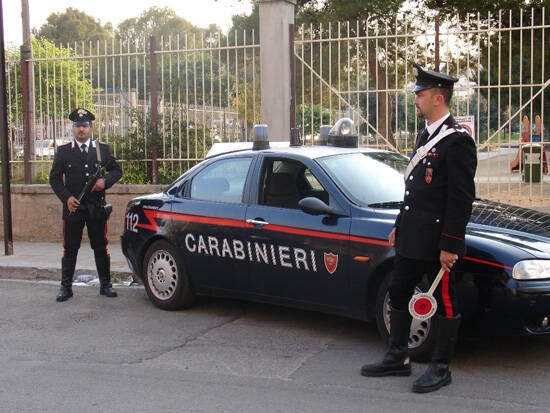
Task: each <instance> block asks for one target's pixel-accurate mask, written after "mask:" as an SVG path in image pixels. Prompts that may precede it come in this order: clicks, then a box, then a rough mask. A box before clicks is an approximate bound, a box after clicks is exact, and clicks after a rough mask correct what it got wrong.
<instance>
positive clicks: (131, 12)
mask: <svg viewBox="0 0 550 413" xmlns="http://www.w3.org/2000/svg"><path fill="white" fill-rule="evenodd" d="M2 5H3V15H4V42H5V44H6V46H19V45H20V44H21V43H22V20H21V0H3V1H2ZM152 6H157V7H170V8H171V9H173V10H174V11H175V12H176V14H177V15H178V16H180V17H183V18H184V19H185V20H187V21H189V22H190V23H192V24H193V25H195V26H198V27H208V25H209V24H211V23H215V24H217V25H218V26H220V27H221V28H222V30H223V31H227V30H228V29H229V27H230V26H231V16H233V15H235V14H243V13H245V14H248V13H250V11H251V4H250V1H249V0H240V1H239V0H218V1H215V0H131V1H128V0H92V1H90V0H71V1H68V0H29V9H30V21H31V28H37V29H38V28H39V27H40V26H42V25H43V24H44V23H46V19H47V18H48V16H49V15H50V14H52V13H59V12H64V11H65V10H66V9H67V8H68V7H72V8H74V9H78V10H80V11H83V12H84V13H86V14H88V15H90V16H92V17H94V18H95V19H99V20H100V21H101V24H105V23H107V22H111V23H112V24H113V27H115V28H116V26H118V24H119V23H120V22H121V21H123V20H126V19H128V18H131V17H137V16H139V15H140V14H141V13H142V12H143V11H145V10H147V9H149V8H150V7H152Z"/></svg>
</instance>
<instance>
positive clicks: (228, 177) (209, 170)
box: [191, 158, 252, 203]
mask: <svg viewBox="0 0 550 413" xmlns="http://www.w3.org/2000/svg"><path fill="white" fill-rule="evenodd" d="M251 162H252V158H231V159H222V160H219V161H216V162H214V163H212V164H210V165H208V166H207V167H206V168H205V169H203V170H202V171H200V172H199V173H198V174H197V175H196V176H195V177H194V178H193V181H192V182H191V199H197V200H203V201H215V202H229V203H239V202H241V201H242V198H243V191H244V184H245V182H246V176H247V174H248V169H249V167H250V163H251Z"/></svg>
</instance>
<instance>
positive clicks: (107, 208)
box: [76, 142, 113, 220]
mask: <svg viewBox="0 0 550 413" xmlns="http://www.w3.org/2000/svg"><path fill="white" fill-rule="evenodd" d="M99 145H100V143H99V142H97V144H96V147H95V151H96V156H97V169H96V171H95V172H94V174H93V175H92V176H90V178H89V179H88V182H86V185H85V186H84V188H82V191H80V193H79V194H78V197H77V198H76V199H77V200H78V202H80V201H81V200H82V198H84V195H86V194H87V193H88V192H90V191H91V189H92V188H93V186H94V185H95V183H96V182H97V180H98V179H99V178H103V176H104V174H105V168H106V167H107V164H108V163H109V162H107V163H106V164H105V165H103V164H102V162H101V150H100V147H99ZM101 208H102V209H103V212H104V214H105V219H106V220H108V219H109V216H110V215H111V212H113V206H112V205H111V204H107V203H106V202H105V198H102V205H101Z"/></svg>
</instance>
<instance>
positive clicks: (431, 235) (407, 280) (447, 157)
mask: <svg viewBox="0 0 550 413" xmlns="http://www.w3.org/2000/svg"><path fill="white" fill-rule="evenodd" d="M444 126H446V127H447V128H454V129H455V130H456V132H455V133H452V134H450V135H448V136H446V137H445V138H443V139H442V140H441V141H440V142H438V143H437V144H436V145H435V146H434V147H433V148H432V149H431V150H430V151H429V152H428V154H427V155H426V156H425V157H424V158H423V159H422V160H421V161H420V162H419V163H418V165H417V166H416V167H415V168H414V169H413V171H412V172H411V174H410V176H409V177H408V178H407V181H406V183H405V196H404V199H403V206H402V207H401V211H400V213H399V215H398V216H397V219H396V222H395V226H396V228H397V231H396V247H395V249H396V265H395V268H394V275H393V281H392V283H391V284H390V298H391V302H392V306H393V307H394V308H396V309H399V310H406V309H407V308H408V303H409V300H410V298H411V295H412V293H413V291H414V287H415V286H416V285H417V284H418V283H419V282H420V279H421V277H422V275H423V274H424V273H426V274H428V276H429V278H430V281H431V280H432V279H433V278H434V277H435V275H436V274H437V272H438V270H439V268H440V267H441V265H440V263H439V255H440V252H441V250H445V251H447V252H451V253H454V254H457V255H458V256H459V257H461V256H463V255H464V253H465V243H464V234H465V231H466V224H467V223H468V220H469V219H470V213H471V209H472V203H473V201H474V197H475V185H474V175H475V171H476V166H477V155H476V147H475V143H474V140H473V139H472V137H471V136H470V135H468V133H467V132H466V130H465V129H463V128H462V127H460V126H459V125H457V124H456V122H455V121H454V119H453V117H452V115H450V116H449V117H448V118H447V119H446V120H445V121H444V122H443V124H442V125H441V126H440V127H439V128H438V129H437V130H436V131H435V132H434V133H433V134H432V135H431V136H427V129H424V130H423V131H421V132H420V133H419V135H418V137H417V142H416V146H415V151H414V153H413V156H414V154H415V153H416V150H417V149H418V148H419V147H421V146H423V145H424V144H426V143H427V142H428V141H429V139H430V138H433V137H435V136H437V134H438V133H439V131H440V130H441V128H443V127H444ZM447 277H450V278H449V279H447ZM452 277H453V273H452V272H451V274H446V275H445V277H444V279H443V281H442V282H441V283H440V284H439V286H438V288H437V290H436V294H435V296H436V299H437V300H438V312H439V313H440V314H445V315H446V316H447V317H453V316H454V314H456V300H455V294H454V291H453V289H454V280H453V279H452Z"/></svg>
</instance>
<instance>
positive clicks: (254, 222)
mask: <svg viewBox="0 0 550 413" xmlns="http://www.w3.org/2000/svg"><path fill="white" fill-rule="evenodd" d="M246 223H247V224H252V225H260V226H262V227H263V226H264V225H269V222H266V221H263V220H261V218H258V219H247V220H246Z"/></svg>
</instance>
